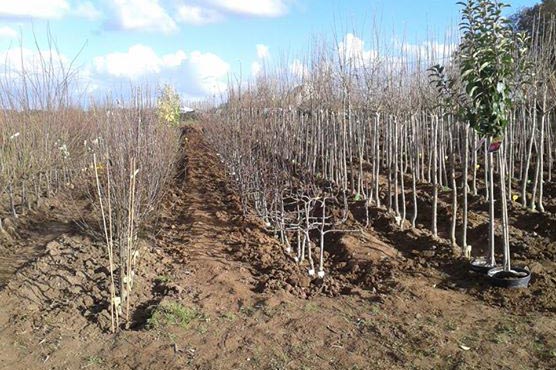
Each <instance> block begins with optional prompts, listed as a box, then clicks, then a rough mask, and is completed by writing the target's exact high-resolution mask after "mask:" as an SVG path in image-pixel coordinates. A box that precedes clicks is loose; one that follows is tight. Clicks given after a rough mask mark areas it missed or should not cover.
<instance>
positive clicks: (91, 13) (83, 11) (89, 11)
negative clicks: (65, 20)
mask: <svg viewBox="0 0 556 370" xmlns="http://www.w3.org/2000/svg"><path fill="white" fill-rule="evenodd" d="M72 13H73V14H74V15H76V16H78V17H82V18H86V19H89V20H96V19H99V18H100V16H101V12H100V11H99V10H98V9H97V8H95V6H94V5H93V3H92V2H90V1H83V2H81V3H78V4H77V6H75V8H74V9H73V11H72Z"/></svg>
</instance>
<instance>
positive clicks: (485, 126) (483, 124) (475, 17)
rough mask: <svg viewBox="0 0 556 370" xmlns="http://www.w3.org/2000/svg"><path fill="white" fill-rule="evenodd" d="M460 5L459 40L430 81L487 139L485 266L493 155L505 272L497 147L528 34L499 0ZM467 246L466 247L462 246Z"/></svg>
mask: <svg viewBox="0 0 556 370" xmlns="http://www.w3.org/2000/svg"><path fill="white" fill-rule="evenodd" d="M458 4H460V5H462V6H463V9H462V21H461V23H460V30H461V31H462V33H463V34H462V39H461V42H460V45H459V48H458V50H457V52H456V55H455V58H454V64H455V65H454V66H453V67H454V68H453V69H454V70H456V72H455V73H453V74H452V73H449V72H448V71H451V69H450V68H445V67H443V66H440V65H436V66H433V67H432V68H431V69H430V71H431V77H432V82H433V83H434V84H435V86H436V88H437V89H438V92H439V97H440V98H441V99H440V100H441V102H442V104H445V105H446V106H447V107H448V108H449V109H448V110H450V111H452V112H454V114H455V115H456V117H457V118H458V120H459V121H460V122H462V123H465V124H468V125H469V126H471V128H472V129H473V130H474V131H475V132H476V133H477V135H478V136H479V137H480V138H481V139H482V140H483V141H485V142H486V145H485V147H486V148H487V150H486V153H485V156H486V157H487V160H486V167H487V168H485V171H486V177H485V178H486V182H487V184H488V186H487V188H488V194H490V195H489V196H488V200H489V238H488V239H489V252H488V256H487V258H486V260H485V261H484V265H485V266H484V267H495V266H496V260H495V254H494V244H495V243H494V205H495V194H494V189H495V187H494V173H495V163H494V153H497V159H498V173H499V175H500V201H501V209H502V217H501V218H502V224H501V226H502V235H503V241H504V263H503V267H504V271H506V272H510V271H511V265H510V246H509V227H508V208H507V194H506V184H507V183H506V169H505V165H506V161H505V159H504V158H503V154H502V153H503V151H502V150H500V149H501V147H502V144H503V142H504V135H505V133H506V129H507V127H508V123H509V121H510V115H511V112H512V108H513V105H514V104H515V103H516V101H517V100H518V99H519V98H520V93H519V92H520V88H521V87H522V86H523V85H524V84H525V81H526V78H525V76H527V75H528V73H527V72H528V69H529V66H528V64H527V62H525V58H524V57H525V55H526V53H527V51H528V50H527V49H528V48H527V43H528V38H527V36H526V35H525V34H524V33H519V32H515V31H514V29H513V28H512V26H511V23H510V21H509V20H508V19H507V18H505V17H504V16H503V15H502V11H503V9H504V8H505V7H507V6H508V5H506V4H504V3H503V2H500V1H497V0H467V1H466V2H459V3H458ZM464 247H465V245H464Z"/></svg>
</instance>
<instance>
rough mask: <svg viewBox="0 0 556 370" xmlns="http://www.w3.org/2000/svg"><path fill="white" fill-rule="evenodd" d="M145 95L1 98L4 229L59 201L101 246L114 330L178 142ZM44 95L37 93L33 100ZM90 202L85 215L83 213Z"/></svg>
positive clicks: (0, 215) (126, 308)
mask: <svg viewBox="0 0 556 370" xmlns="http://www.w3.org/2000/svg"><path fill="white" fill-rule="evenodd" d="M19 82H20V83H21V84H24V83H28V81H25V80H23V81H19ZM22 90H23V89H22ZM10 93H13V90H11V91H9V90H4V94H10ZM29 94H31V93H29ZM51 95H55V94H51ZM143 95H144V94H142V93H141V92H140V91H136V92H134V93H132V94H131V96H132V98H131V99H129V101H130V102H129V104H126V103H123V104H122V103H120V102H118V103H112V102H111V100H107V103H104V104H101V105H95V104H90V105H89V107H88V109H83V108H80V107H78V106H72V105H69V104H67V105H66V104H57V105H55V106H53V105H48V104H43V105H38V106H39V107H40V108H34V107H33V108H32V107H30V106H29V105H26V102H28V101H29V100H30V99H28V98H27V96H25V95H20V96H13V95H12V96H10V97H9V99H8V98H6V96H3V98H2V100H1V102H2V103H3V106H2V109H1V111H0V200H1V202H0V220H2V219H4V220H8V219H9V220H10V221H11V222H10V223H9V224H10V228H11V229H13V228H14V227H15V230H8V228H5V227H2V224H6V223H7V222H3V223H0V233H2V234H3V235H4V237H10V233H9V231H12V232H14V231H15V234H17V225H18V222H17V220H16V219H17V218H19V217H21V216H22V215H24V214H26V213H28V211H30V210H32V209H38V208H40V207H41V203H44V202H45V201H47V200H48V199H49V198H56V200H57V201H60V200H63V201H64V205H65V206H64V209H65V210H66V211H67V212H68V215H67V216H69V217H70V219H73V220H76V221H78V223H79V224H80V225H81V226H83V227H84V228H85V229H86V230H87V231H89V232H91V234H93V235H94V236H95V237H96V240H97V241H98V242H99V243H100V244H99V247H102V248H105V249H106V255H107V259H106V264H107V266H106V267H107V269H108V271H109V272H110V273H109V276H108V278H107V281H106V289H107V293H108V291H109V296H110V299H109V304H108V305H107V306H109V307H110V316H111V323H112V330H113V331H114V330H116V328H118V327H120V326H121V325H123V324H124V323H125V324H126V325H129V323H130V322H131V320H130V318H129V316H130V315H129V312H130V305H131V303H132V302H131V291H132V287H133V284H134V279H135V276H136V274H137V271H136V269H137V266H138V265H137V261H138V258H139V257H140V253H141V251H139V249H138V245H139V243H138V232H139V231H140V230H141V229H142V228H144V226H145V224H146V223H147V222H148V221H149V219H150V217H151V216H152V214H153V212H154V211H155V209H156V205H157V204H158V203H159V199H160V197H161V194H162V191H163V188H164V186H165V185H166V184H167V182H168V180H169V179H170V178H171V176H172V171H173V168H174V167H173V166H174V164H175V162H176V161H175V156H176V153H177V149H178V141H179V135H178V132H177V131H176V129H175V128H172V127H170V126H168V125H166V124H164V123H161V121H160V119H159V117H158V115H157V112H156V110H155V109H154V105H153V104H151V103H150V100H149V99H148V98H145V97H144V96H143ZM47 97H48V95H47V94H42V93H41V94H40V96H34V98H35V101H37V100H41V99H48V98H47ZM8 102H9V104H8ZM43 106H44V107H46V106H48V108H43ZM87 204H90V205H92V208H93V211H92V212H91V213H90V214H89V213H85V214H84V213H83V209H88V208H89V207H87ZM13 225H15V226H13ZM11 236H13V233H12V234H11ZM99 263H103V262H101V261H99ZM107 295H108V294H107ZM124 316H125V320H124V319H123V317H124Z"/></svg>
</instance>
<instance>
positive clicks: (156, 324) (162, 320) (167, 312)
mask: <svg viewBox="0 0 556 370" xmlns="http://www.w3.org/2000/svg"><path fill="white" fill-rule="evenodd" d="M198 316H199V315H198V313H197V311H195V310H194V309H191V308H189V307H185V306H183V305H182V304H180V303H178V302H165V303H162V304H161V305H159V306H158V307H157V308H156V309H155V310H154V311H153V313H152V315H151V317H150V318H149V319H148V320H147V328H148V329H158V328H162V327H166V326H169V325H176V326H179V327H181V328H186V327H187V326H188V325H189V323H190V322H191V321H193V320H194V319H195V318H197V317H198Z"/></svg>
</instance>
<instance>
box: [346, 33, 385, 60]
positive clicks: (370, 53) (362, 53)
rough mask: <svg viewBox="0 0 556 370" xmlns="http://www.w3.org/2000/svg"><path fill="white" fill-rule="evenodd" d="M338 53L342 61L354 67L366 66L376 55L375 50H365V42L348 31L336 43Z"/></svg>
mask: <svg viewBox="0 0 556 370" xmlns="http://www.w3.org/2000/svg"><path fill="white" fill-rule="evenodd" d="M338 54H339V55H340V59H341V61H342V63H346V64H349V65H351V66H352V67H356V68H361V67H364V66H368V65H369V64H370V63H371V62H372V61H373V60H376V58H377V57H378V53H377V52H376V51H375V50H365V42H364V41H363V40H361V39H360V38H359V37H357V36H355V35H353V34H352V33H348V34H347V35H346V37H345V38H344V39H343V40H342V41H341V42H340V43H339V44H338Z"/></svg>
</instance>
